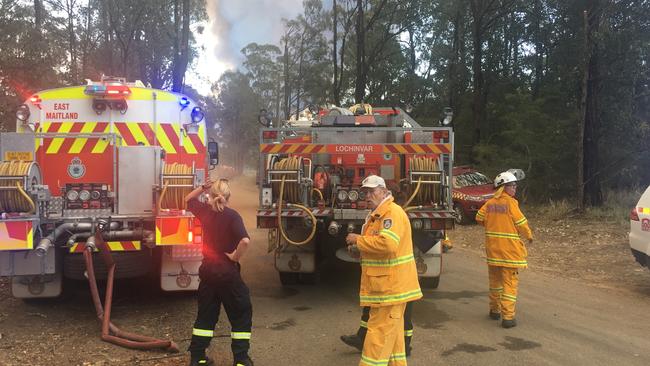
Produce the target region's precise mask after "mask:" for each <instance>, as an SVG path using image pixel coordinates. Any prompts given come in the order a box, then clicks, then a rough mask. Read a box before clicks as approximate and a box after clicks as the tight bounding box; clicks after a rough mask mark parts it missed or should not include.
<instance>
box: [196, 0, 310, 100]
mask: <svg viewBox="0 0 650 366" xmlns="http://www.w3.org/2000/svg"><path fill="white" fill-rule="evenodd" d="M206 3H207V10H208V16H209V17H210V21H209V24H206V29H205V31H204V33H203V35H199V34H196V37H197V42H198V43H199V46H203V47H204V48H205V49H204V51H201V53H200V54H199V58H198V60H196V61H195V64H194V65H193V66H194V69H193V70H188V73H187V80H186V82H187V84H189V85H191V86H193V87H194V88H196V89H197V90H199V92H200V93H201V94H208V93H209V91H210V85H211V84H212V83H213V82H215V81H217V80H218V79H219V76H221V74H222V73H223V72H224V71H225V70H227V69H234V68H236V67H239V66H240V65H241V61H242V58H241V49H242V48H244V47H245V46H246V45H247V44H249V43H251V42H257V43H260V44H264V43H272V44H279V42H280V37H281V36H282V33H283V24H282V18H287V19H292V18H294V17H295V16H296V15H298V14H299V13H301V12H302V0H207V1H206Z"/></svg>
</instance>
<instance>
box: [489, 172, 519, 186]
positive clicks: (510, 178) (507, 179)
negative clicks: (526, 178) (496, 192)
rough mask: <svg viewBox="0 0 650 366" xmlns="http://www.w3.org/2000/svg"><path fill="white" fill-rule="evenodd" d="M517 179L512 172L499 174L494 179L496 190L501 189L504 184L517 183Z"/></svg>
mask: <svg viewBox="0 0 650 366" xmlns="http://www.w3.org/2000/svg"><path fill="white" fill-rule="evenodd" d="M516 181H517V177H515V175H514V174H512V173H510V172H503V173H499V175H497V177H496V178H494V188H498V187H501V186H502V185H504V184H508V183H512V182H516Z"/></svg>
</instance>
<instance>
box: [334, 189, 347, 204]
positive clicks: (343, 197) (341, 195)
mask: <svg viewBox="0 0 650 366" xmlns="http://www.w3.org/2000/svg"><path fill="white" fill-rule="evenodd" d="M336 199H337V200H338V201H339V202H345V200H347V199H348V192H347V191H343V190H340V191H338V193H336Z"/></svg>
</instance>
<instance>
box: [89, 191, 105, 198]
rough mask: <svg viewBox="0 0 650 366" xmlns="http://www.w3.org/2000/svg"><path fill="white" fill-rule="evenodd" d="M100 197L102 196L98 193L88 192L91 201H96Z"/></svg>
mask: <svg viewBox="0 0 650 366" xmlns="http://www.w3.org/2000/svg"><path fill="white" fill-rule="evenodd" d="M101 196H102V195H101V193H99V191H92V192H90V198H92V199H94V200H98V199H99V197H101Z"/></svg>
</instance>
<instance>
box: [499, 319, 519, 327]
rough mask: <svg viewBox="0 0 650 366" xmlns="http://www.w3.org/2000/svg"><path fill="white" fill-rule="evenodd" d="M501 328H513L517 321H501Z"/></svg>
mask: <svg viewBox="0 0 650 366" xmlns="http://www.w3.org/2000/svg"><path fill="white" fill-rule="evenodd" d="M501 326H502V327H504V328H506V329H508V328H513V327H516V326H517V321H516V320H515V319H503V321H501Z"/></svg>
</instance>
